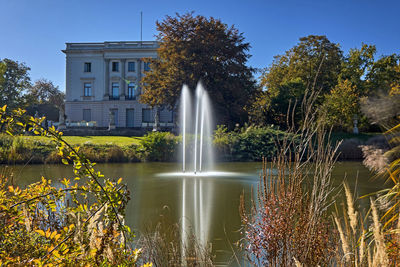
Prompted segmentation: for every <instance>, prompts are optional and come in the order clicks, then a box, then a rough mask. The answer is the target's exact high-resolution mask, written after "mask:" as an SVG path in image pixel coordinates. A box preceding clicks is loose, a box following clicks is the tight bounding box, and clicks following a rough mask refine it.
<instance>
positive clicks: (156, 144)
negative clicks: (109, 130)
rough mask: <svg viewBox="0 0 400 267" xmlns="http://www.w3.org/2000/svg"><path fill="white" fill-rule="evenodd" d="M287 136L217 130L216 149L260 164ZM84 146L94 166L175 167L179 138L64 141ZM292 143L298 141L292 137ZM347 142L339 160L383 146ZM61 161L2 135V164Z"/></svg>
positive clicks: (36, 144) (42, 141) (337, 136)
mask: <svg viewBox="0 0 400 267" xmlns="http://www.w3.org/2000/svg"><path fill="white" fill-rule="evenodd" d="M286 137H288V133H286V132H285V131H282V130H279V129H277V128H274V127H247V128H240V129H236V130H234V131H228V130H227V129H226V128H225V127H218V129H217V130H216V131H215V135H214V139H213V143H214V144H213V145H214V147H215V151H216V153H217V159H218V160H221V161H260V160H261V159H262V158H263V157H265V158H267V159H271V158H272V157H273V156H274V155H275V154H276V152H277V149H278V147H279V144H280V142H281V141H282V140H283V139H284V138H286ZM64 138H65V140H66V141H67V142H68V143H69V144H71V145H73V146H79V147H80V151H81V152H82V153H84V154H85V155H86V157H87V158H88V159H90V160H91V161H95V162H100V163H106V162H144V161H173V160H175V159H176V153H177V150H178V149H179V146H178V144H179V142H181V139H180V137H178V136H174V135H173V134H171V133H165V132H164V133H152V132H150V133H149V134H147V135H145V136H142V137H136V136H132V137H125V136H65V137H64ZM290 138H296V137H295V136H292V137H290ZM381 139H382V138H381ZM340 140H343V142H342V144H341V146H340V147H339V150H338V151H339V153H340V154H339V159H340V160H362V158H363V154H362V151H361V148H360V146H362V145H369V144H375V143H377V142H378V143H383V142H385V140H380V137H379V136H378V135H377V134H359V135H354V134H348V133H332V135H331V143H332V144H334V143H336V142H337V141H340ZM60 162H61V157H60V156H59V155H58V154H57V148H56V146H55V145H54V143H52V142H51V140H50V139H49V138H46V137H42V136H17V137H13V136H8V135H0V163H2V164H25V163H30V164H35V163H36V164H40V163H60Z"/></svg>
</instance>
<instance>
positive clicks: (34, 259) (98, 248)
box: [0, 107, 149, 266]
mask: <svg viewBox="0 0 400 267" xmlns="http://www.w3.org/2000/svg"><path fill="white" fill-rule="evenodd" d="M42 121H43V118H42V119H39V118H38V119H37V118H33V117H31V116H27V115H25V114H24V111H22V110H17V111H13V112H12V115H9V114H8V113H6V107H3V108H0V124H1V125H2V126H5V128H6V130H7V131H8V132H10V133H11V134H16V133H19V132H20V131H21V130H22V129H28V130H29V131H30V132H32V133H34V134H36V135H41V136H47V137H50V138H51V140H52V141H53V142H54V144H55V146H56V147H57V148H58V154H59V155H60V156H61V157H62V159H61V160H62V162H63V163H64V164H66V165H68V164H69V163H72V166H73V171H74V174H75V181H74V182H71V181H70V180H67V179H65V178H64V180H63V181H62V182H61V184H62V186H60V187H54V186H52V185H51V181H49V180H46V179H45V178H42V180H41V181H40V182H38V183H34V184H31V185H29V186H28V187H27V188H25V189H21V188H19V187H15V186H14V185H12V184H10V183H9V182H8V180H7V177H6V175H4V173H0V264H1V265H3V264H4V265H10V266H27V265H32V266H44V265H46V266H54V265H60V266H133V265H134V264H135V263H136V261H137V257H138V255H139V253H140V252H139V250H134V249H132V248H131V247H130V246H128V245H127V244H129V242H130V241H131V240H132V238H133V235H132V233H131V231H130V229H129V227H127V226H126V225H125V224H124V222H123V218H124V216H125V209H126V206H127V203H128V201H129V191H128V189H127V186H126V185H124V184H122V183H121V182H122V178H120V179H119V180H118V181H114V180H112V179H109V178H105V177H104V175H102V174H101V173H100V172H97V171H95V169H94V168H93V166H94V164H92V163H91V162H90V160H88V159H87V158H86V157H85V156H84V155H83V154H82V153H81V152H78V150H79V148H78V147H73V146H71V145H69V144H68V143H66V142H65V141H64V140H63V138H62V133H61V132H58V131H56V130H55V129H54V127H51V128H50V129H48V130H47V129H45V128H44V127H42ZM14 140H16V141H15V144H14V143H13V147H12V149H13V151H18V152H21V151H19V150H20V149H22V148H24V146H25V144H24V143H23V142H20V141H19V140H18V139H14ZM82 178H85V179H82ZM148 266H149V265H148Z"/></svg>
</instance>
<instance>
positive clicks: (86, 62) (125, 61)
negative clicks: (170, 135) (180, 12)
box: [62, 41, 173, 128]
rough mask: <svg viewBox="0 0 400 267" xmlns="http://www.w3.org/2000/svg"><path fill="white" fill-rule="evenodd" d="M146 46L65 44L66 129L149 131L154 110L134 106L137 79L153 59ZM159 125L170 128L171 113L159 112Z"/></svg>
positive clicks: (150, 47)
mask: <svg viewBox="0 0 400 267" xmlns="http://www.w3.org/2000/svg"><path fill="white" fill-rule="evenodd" d="M157 48H158V44H157V42H156V41H150V42H104V43H67V44H66V49H65V50H62V52H64V53H65V55H66V102H65V115H66V123H67V127H68V126H70V127H71V126H84V125H86V126H93V127H109V125H110V123H112V124H115V127H117V128H118V127H121V128H122V127H123V128H147V127H153V125H154V121H155V115H156V110H155V109H151V108H150V107H149V106H147V105H145V104H142V103H140V102H139V98H140V95H141V88H140V86H139V81H140V79H141V77H142V76H143V75H145V73H146V71H147V70H149V65H148V63H146V62H143V58H156V57H157ZM159 123H160V126H161V127H172V126H173V112H172V111H169V110H167V109H161V110H160V112H159Z"/></svg>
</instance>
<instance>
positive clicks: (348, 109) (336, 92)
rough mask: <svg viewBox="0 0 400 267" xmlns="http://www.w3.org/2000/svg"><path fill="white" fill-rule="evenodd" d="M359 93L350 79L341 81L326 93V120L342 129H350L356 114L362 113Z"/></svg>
mask: <svg viewBox="0 0 400 267" xmlns="http://www.w3.org/2000/svg"><path fill="white" fill-rule="evenodd" d="M359 99H360V97H359V93H358V91H357V87H356V86H355V85H354V84H352V82H351V81H349V80H339V83H338V84H337V85H336V86H335V87H334V88H333V89H332V90H331V92H330V93H329V94H327V95H325V101H324V104H323V106H322V110H323V111H324V112H325V116H324V117H323V118H324V119H325V122H326V123H327V124H328V125H329V126H333V127H335V128H336V129H340V130H349V129H351V128H352V126H353V119H354V116H358V118H359V115H360V105H359Z"/></svg>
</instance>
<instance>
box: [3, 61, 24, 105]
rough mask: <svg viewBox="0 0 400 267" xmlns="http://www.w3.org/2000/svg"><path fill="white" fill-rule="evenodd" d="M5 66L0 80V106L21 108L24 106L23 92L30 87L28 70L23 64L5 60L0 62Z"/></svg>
mask: <svg viewBox="0 0 400 267" xmlns="http://www.w3.org/2000/svg"><path fill="white" fill-rule="evenodd" d="M0 62H1V64H3V69H4V65H5V70H3V73H2V78H1V79H0V81H1V83H0V106H3V105H8V106H9V107H11V108H16V107H21V105H23V104H24V97H23V91H24V90H26V89H27V88H29V87H30V85H31V83H30V77H29V74H28V71H30V68H29V67H27V66H26V65H25V64H24V63H19V62H18V61H13V60H11V59H8V58H5V59H3V60H2V61H0Z"/></svg>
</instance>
